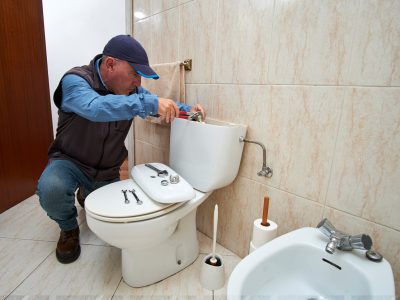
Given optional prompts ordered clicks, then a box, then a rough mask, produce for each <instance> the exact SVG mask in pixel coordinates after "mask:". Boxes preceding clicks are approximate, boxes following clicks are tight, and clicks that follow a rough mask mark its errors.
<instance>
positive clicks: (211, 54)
mask: <svg viewBox="0 0 400 300" xmlns="http://www.w3.org/2000/svg"><path fill="white" fill-rule="evenodd" d="M217 5H218V1H214V0H202V1H192V2H189V3H187V4H186V5H183V6H181V20H180V26H179V29H180V40H179V43H180V47H179V49H180V61H184V60H185V59H192V60H193V69H192V71H189V72H186V83H210V82H211V79H212V72H213V68H214V66H215V43H216V40H215V39H216V26H217V25H216V23H217ZM199 24H201V26H199Z"/></svg>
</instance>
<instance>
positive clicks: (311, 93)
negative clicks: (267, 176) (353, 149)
mask: <svg viewBox="0 0 400 300" xmlns="http://www.w3.org/2000/svg"><path fill="white" fill-rule="evenodd" d="M343 97H344V90H343V89H341V88H338V87H307V86H300V87H297V86H291V87H287V86H283V87H282V86H273V87H272V89H271V96H270V99H271V101H272V107H271V110H272V111H273V112H274V114H273V115H272V118H271V122H272V123H274V124H273V125H272V127H273V128H278V127H281V128H279V129H277V130H276V133H279V134H275V137H272V136H271V137H270V139H269V141H271V142H272V143H273V144H277V145H278V149H277V152H278V153H279V154H278V155H276V156H275V157H276V158H277V159H278V161H279V165H278V167H280V168H276V167H275V175H277V173H278V172H280V174H279V175H278V177H279V178H280V189H282V190H284V191H288V192H291V193H294V194H296V195H299V196H301V197H305V198H307V199H311V200H314V201H317V202H320V203H323V202H324V201H325V195H326V191H327V188H328V180H329V172H330V168H331V164H332V159H333V153H334V146H335V140H336V136H337V131H338V125H339V117H340V111H341V106H342V102H343ZM276 113H278V114H279V115H276ZM265 126H267V125H265ZM274 162H275V163H276V160H274ZM275 175H274V177H275Z"/></svg>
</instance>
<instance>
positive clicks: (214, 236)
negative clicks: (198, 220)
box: [210, 204, 218, 266]
mask: <svg viewBox="0 0 400 300" xmlns="http://www.w3.org/2000/svg"><path fill="white" fill-rule="evenodd" d="M217 227H218V204H215V208H214V231H213V249H212V257H211V259H210V264H212V265H213V266H215V265H217V263H218V260H217V258H216V256H215V246H216V244H217Z"/></svg>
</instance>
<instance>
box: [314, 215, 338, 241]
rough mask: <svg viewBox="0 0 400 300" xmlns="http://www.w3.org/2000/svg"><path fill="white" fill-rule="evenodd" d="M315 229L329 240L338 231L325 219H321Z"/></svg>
mask: <svg viewBox="0 0 400 300" xmlns="http://www.w3.org/2000/svg"><path fill="white" fill-rule="evenodd" d="M317 228H318V229H319V230H320V231H321V232H322V233H323V234H325V235H326V236H327V237H329V238H330V237H331V236H332V235H334V234H335V232H337V231H338V230H337V229H336V228H335V226H333V225H332V223H331V222H329V220H328V219H327V218H324V219H322V220H321V222H319V223H318V225H317Z"/></svg>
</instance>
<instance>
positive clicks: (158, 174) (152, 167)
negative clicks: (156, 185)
mask: <svg viewBox="0 0 400 300" xmlns="http://www.w3.org/2000/svg"><path fill="white" fill-rule="evenodd" d="M145 166H146V167H148V168H150V169H152V170H153V171H156V172H157V176H159V177H165V176H168V171H167V170H160V169H158V168H156V167H155V166H153V165H151V164H145Z"/></svg>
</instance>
